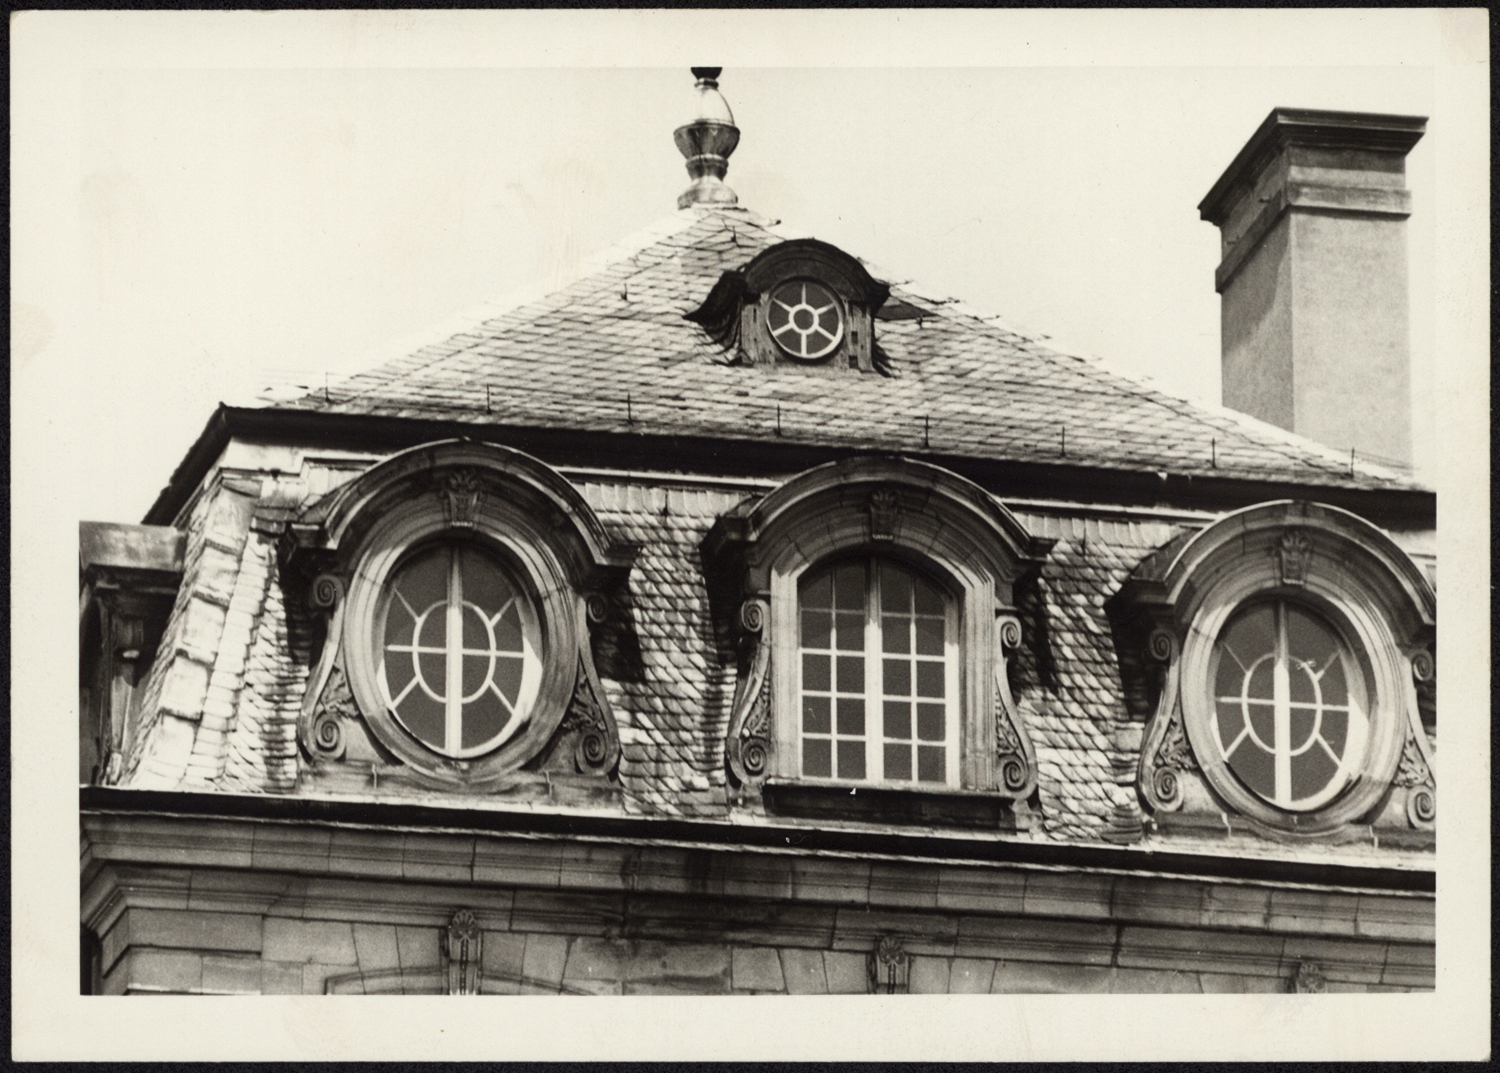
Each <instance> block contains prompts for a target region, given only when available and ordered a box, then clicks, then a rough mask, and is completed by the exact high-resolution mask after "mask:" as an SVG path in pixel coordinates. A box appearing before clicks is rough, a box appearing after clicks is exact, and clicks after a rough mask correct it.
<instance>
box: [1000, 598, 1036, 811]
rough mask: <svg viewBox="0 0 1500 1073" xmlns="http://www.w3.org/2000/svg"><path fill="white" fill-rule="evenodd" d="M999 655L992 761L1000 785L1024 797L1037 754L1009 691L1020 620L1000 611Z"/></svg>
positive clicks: (1033, 779)
mask: <svg viewBox="0 0 1500 1073" xmlns="http://www.w3.org/2000/svg"><path fill="white" fill-rule="evenodd" d="M995 635H996V639H997V640H998V642H999V648H1000V651H999V653H998V655H999V658H998V659H997V660H996V661H995V762H996V765H997V768H996V770H997V772H998V776H999V782H1000V787H1001V789H1002V790H1003V791H1004V792H1005V793H1006V794H1009V795H1011V796H1013V797H1018V798H1020V797H1025V796H1027V795H1029V794H1030V793H1031V790H1032V789H1033V788H1034V787H1035V786H1036V770H1037V769H1036V755H1035V753H1034V752H1033V751H1032V748H1031V742H1030V741H1029V740H1028V738H1027V736H1026V734H1025V732H1024V731H1023V730H1022V723H1021V716H1020V712H1019V711H1018V709H1017V708H1016V703H1015V700H1014V698H1013V697H1012V696H1011V692H1010V676H1009V674H1008V667H1009V661H1010V659H1011V658H1013V656H1012V654H1013V653H1014V652H1015V651H1016V650H1017V649H1018V648H1020V647H1021V620H1020V619H1019V618H1017V617H1016V616H1014V615H1006V614H1002V615H1001V616H1000V617H999V618H998V619H997V620H996V622H995Z"/></svg>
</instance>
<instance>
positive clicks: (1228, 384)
mask: <svg viewBox="0 0 1500 1073" xmlns="http://www.w3.org/2000/svg"><path fill="white" fill-rule="evenodd" d="M1426 124H1427V120H1426V119H1425V118H1422V117H1419V116H1396V115H1370V114H1366V113H1362V112H1322V111H1310V110H1307V109H1301V108H1277V109H1275V110H1273V111H1272V112H1271V114H1270V115H1269V116H1267V117H1266V121H1265V122H1264V123H1262V124H1261V125H1260V129H1259V130H1257V131H1256V132H1255V134H1254V135H1253V136H1252V137H1251V138H1250V141H1249V142H1247V143H1246V145H1245V147H1244V148H1243V149H1241V150H1240V152H1239V155H1238V156H1236V157H1235V158H1234V162H1233V163H1232V164H1230V165H1229V168H1228V170H1226V171H1225V172H1224V174H1223V175H1222V176H1220V177H1219V181H1218V182H1216V183H1215V184H1214V186H1213V189H1212V190H1210V191H1209V192H1208V196H1207V197H1205V198H1204V199H1203V201H1202V202H1201V203H1200V204H1199V206H1198V212H1199V215H1200V216H1201V217H1202V218H1203V219H1205V220H1207V221H1208V222H1209V223H1212V224H1214V225H1215V226H1217V227H1218V228H1219V232H1220V239H1221V260H1220V262H1219V268H1218V271H1217V272H1216V273H1215V274H1214V285H1215V289H1216V290H1217V291H1218V292H1219V294H1221V295H1222V296H1223V298H1222V305H1221V315H1220V321H1221V328H1220V330H1221V334H1222V337H1223V363H1224V364H1223V372H1224V405H1225V406H1228V407H1230V408H1231V409H1235V410H1239V411H1241V412H1243V413H1247V414H1250V415H1252V416H1254V417H1258V418H1260V419H1262V420H1264V421H1269V422H1270V423H1272V424H1275V425H1280V426H1281V427H1282V428H1285V429H1290V430H1291V431H1293V432H1296V433H1299V434H1300V435H1303V436H1307V437H1309V438H1311V439H1314V440H1318V441H1320V442H1321V443H1325V444H1327V445H1328V446H1330V447H1335V448H1337V449H1338V450H1340V451H1348V450H1350V449H1353V451H1354V452H1355V454H1356V455H1358V456H1360V457H1364V458H1368V459H1371V460H1376V461H1385V462H1391V463H1397V464H1401V465H1408V466H1409V465H1410V464H1411V460H1412V443H1411V438H1412V433H1411V425H1412V418H1411V339H1410V336H1411V331H1410V324H1409V314H1408V310H1407V304H1408V303H1407V280H1406V276H1407V270H1406V218H1407V217H1408V216H1409V215H1411V194H1410V193H1409V192H1408V191H1407V189H1406V154H1407V153H1408V152H1410V150H1411V147H1412V146H1413V145H1415V144H1416V143H1417V141H1418V140H1419V139H1420V138H1421V137H1422V132H1423V130H1424V129H1425V127H1426Z"/></svg>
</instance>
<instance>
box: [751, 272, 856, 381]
mask: <svg viewBox="0 0 1500 1073" xmlns="http://www.w3.org/2000/svg"><path fill="white" fill-rule="evenodd" d="M767 324H768V326H769V327H770V330H771V338H772V339H774V340H776V345H777V346H779V347H780V348H781V349H782V350H783V351H785V352H786V353H787V354H788V355H790V356H791V357H793V358H796V359H797V360H798V361H815V360H817V359H818V358H823V357H827V356H828V355H829V354H831V353H833V351H834V350H835V349H837V347H838V345H839V343H840V342H841V341H842V340H843V338H844V311H843V308H842V307H841V306H840V305H839V300H838V298H837V297H835V296H834V293H833V292H832V291H830V290H829V289H828V288H827V287H825V286H823V285H822V284H821V283H814V282H813V281H812V280H807V279H794V280H790V281H788V282H786V283H783V284H781V285H780V286H779V287H777V288H776V289H775V290H774V291H772V292H771V303H770V307H769V309H768V310H767Z"/></svg>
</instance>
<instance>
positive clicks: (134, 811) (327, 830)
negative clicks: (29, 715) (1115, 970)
mask: <svg viewBox="0 0 1500 1073" xmlns="http://www.w3.org/2000/svg"><path fill="white" fill-rule="evenodd" d="M80 798H81V800H80V809H81V812H82V814H83V822H84V828H85V832H86V833H87V834H88V838H89V843H90V845H89V848H88V849H87V850H86V852H85V861H86V863H87V861H88V859H89V855H90V854H92V856H93V858H95V859H97V860H104V859H107V855H104V854H102V851H101V850H100V849H99V847H100V846H101V845H105V844H108V843H110V842H111V841H114V840H117V839H115V837H114V836H112V835H110V834H109V832H111V831H118V832H124V833H126V834H128V838H127V841H128V842H129V843H130V844H132V845H135V844H139V845H140V847H141V848H140V849H139V850H132V851H131V853H132V855H127V856H128V859H132V860H137V859H146V860H160V861H161V862H163V863H166V862H171V861H177V862H179V863H184V864H185V863H189V862H190V861H193V862H196V863H200V864H203V865H205V866H219V867H226V868H261V867H278V866H281V865H285V864H286V861H285V860H284V858H286V856H287V854H288V853H289V852H291V851H289V850H288V849H287V844H288V843H289V842H295V841H296V840H299V839H300V840H301V841H303V842H305V843H306V844H307V845H308V846H309V847H311V848H310V849H308V850H307V851H306V852H302V851H297V852H296V853H292V856H294V857H297V858H298V859H299V860H302V861H303V863H302V864H300V865H298V866H297V868H298V870H306V869H308V868H311V869H312V870H313V871H327V870H328V868H329V864H328V861H329V860H330V854H331V853H332V850H331V848H330V847H331V846H332V845H334V844H335V843H337V844H340V845H343V844H346V843H347V844H350V845H370V844H372V840H373V841H381V840H383V839H385V838H386V837H387V836H388V834H389V833H390V832H392V831H394V832H396V837H398V838H400V837H408V840H409V845H410V847H411V853H413V854H418V855H421V854H426V853H428V852H438V847H440V845H441V844H442V840H444V839H447V840H449V841H450V842H451V844H452V845H453V846H455V847H457V851H456V852H457V858H456V861H455V865H454V867H455V868H456V869H457V871H453V872H451V873H450V875H449V878H455V879H466V880H468V879H473V878H474V875H475V873H474V872H473V871H472V861H473V860H474V859H475V858H474V856H473V855H474V853H475V852H476V851H475V848H474V847H475V846H476V845H478V844H479V843H480V842H481V841H483V842H487V843H488V842H493V841H494V840H496V839H500V838H507V839H517V838H520V839H531V840H548V839H551V840H554V841H556V840H563V841H570V842H571V841H576V842H579V843H580V844H582V843H590V844H591V845H593V846H598V845H601V844H609V843H614V844H630V845H633V846H643V847H644V846H650V847H655V848H657V849H661V850H663V851H671V852H678V851H681V850H685V849H690V848H691V849H701V850H711V851H725V852H727V853H728V855H729V856H735V855H745V854H750V853H763V854H767V855H769V854H776V855H778V856H795V857H807V858H815V857H828V856H841V857H850V856H857V857H858V858H859V859H860V860H861V861H869V860H873V859H875V858H890V859H899V858H909V859H913V860H918V859H920V860H922V861H926V862H929V863H935V862H941V863H945V864H953V865H1009V866H1015V867H1028V868H1041V869H1049V868H1050V869H1057V868H1067V869H1071V870H1096V871H1109V872H1115V873H1120V874H1127V875H1129V874H1136V875H1140V874H1145V873H1150V874H1155V875H1162V876H1175V877H1181V878H1192V879H1198V880H1205V881H1222V880H1242V881H1251V882H1280V883H1300V884H1311V885H1314V886H1317V887H1326V888H1336V889H1341V890H1355V889H1358V890H1367V891H1371V892H1374V891H1391V892H1407V893H1430V892H1432V891H1433V890H1434V889H1435V874H1434V872H1433V871H1432V870H1431V868H1430V867H1424V866H1421V865H1416V864H1414V863H1413V862H1412V861H1411V860H1410V859H1407V860H1404V861H1402V862H1399V863H1398V862H1395V861H1392V862H1390V863H1389V864H1388V865H1387V866H1381V865H1379V864H1378V863H1376V862H1375V861H1371V862H1370V863H1368V864H1355V863H1343V862H1332V861H1328V860H1322V861H1315V860H1307V859H1305V858H1304V859H1295V860H1294V859H1281V858H1274V857H1267V858H1255V857H1245V856H1243V855H1231V854H1230V853H1228V852H1226V853H1225V854H1224V855H1218V854H1210V853H1201V852H1187V851H1181V850H1172V849H1170V848H1167V847H1163V846H1159V845H1153V846H1150V847H1146V848H1142V847H1129V846H1108V845H1102V844H1081V845H1080V844H1072V845H1063V844H1054V843H1039V842H1033V841H1030V840H1025V839H1006V838H1003V837H996V836H995V835H993V834H986V835H967V836H966V835H961V834H944V833H936V832H930V831H902V830H893V829H890V828H888V827H883V828H880V829H859V828H851V827H840V826H834V825H831V824H819V825H817V826H812V825H808V824H798V823H795V822H787V823H767V824H755V825H747V824H742V823H731V822H725V821H721V820H708V819H677V818H668V817H640V816H632V817H622V816H613V815H610V816H605V815H587V814H583V813H578V812H567V813H550V812H542V811H537V810H529V809H528V810H509V809H506V810H502V809H495V808H487V809H472V808H470V809H466V808H453V807H443V806H437V805H420V804H396V803H385V802H361V801H350V800H330V799H313V798H297V797H272V796H269V795H261V794H225V793H184V792H180V791H147V790H122V789H118V788H114V787H97V786H95V787H83V788H82V789H81V790H80ZM278 832H279V833H278ZM408 832H409V835H408V834H407V833H408ZM122 837H123V836H122ZM184 839H186V840H187V841H186V842H184ZM792 839H795V846H794V848H792V849H788V848H787V847H788V846H791V845H792ZM403 845H406V843H403ZM153 846H156V847H157V848H155V849H152V847H153ZM268 847H272V848H268ZM148 850H149V851H150V852H149V853H148V854H147V856H146V857H145V858H141V857H139V856H135V855H134V854H137V853H141V852H147V851H148ZM591 851H592V850H591ZM362 852H363V851H362ZM546 852H549V853H554V852H558V851H557V850H556V849H555V848H554V849H551V850H547V851H546ZM258 854H259V856H257V855H258ZM367 856H368V859H369V862H370V863H369V867H371V868H378V869H384V870H385V871H384V874H386V875H389V876H393V877H404V878H416V877H417V873H418V872H420V863H421V862H420V859H419V857H413V858H412V865H411V870H412V872H413V874H411V875H408V874H407V872H406V871H403V868H404V867H405V866H404V864H403V861H405V860H406V856H407V851H406V850H405V849H403V851H402V856H400V857H397V858H392V857H391V855H390V851H389V847H388V846H386V847H385V848H383V849H380V850H378V851H377V850H374V849H371V850H370V851H369V852H368V854H367ZM318 861H321V862H323V863H322V864H317V863H316V862H318ZM278 862H280V863H278ZM287 866H289V865H287ZM350 867H353V866H352V865H351V866H350ZM361 867H363V866H361ZM428 878H429V879H437V878H441V877H440V876H438V875H430V876H428Z"/></svg>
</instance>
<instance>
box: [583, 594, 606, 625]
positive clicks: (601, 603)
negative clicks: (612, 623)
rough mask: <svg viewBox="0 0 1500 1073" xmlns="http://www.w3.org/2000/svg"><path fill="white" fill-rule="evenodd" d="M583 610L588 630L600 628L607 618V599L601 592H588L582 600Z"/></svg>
mask: <svg viewBox="0 0 1500 1073" xmlns="http://www.w3.org/2000/svg"><path fill="white" fill-rule="evenodd" d="M583 608H584V621H585V622H587V623H588V626H589V628H590V629H593V628H595V627H598V626H601V625H603V624H604V621H605V619H607V618H609V597H608V596H606V595H605V594H604V593H602V592H590V593H588V594H587V595H585V596H584V598H583Z"/></svg>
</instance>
